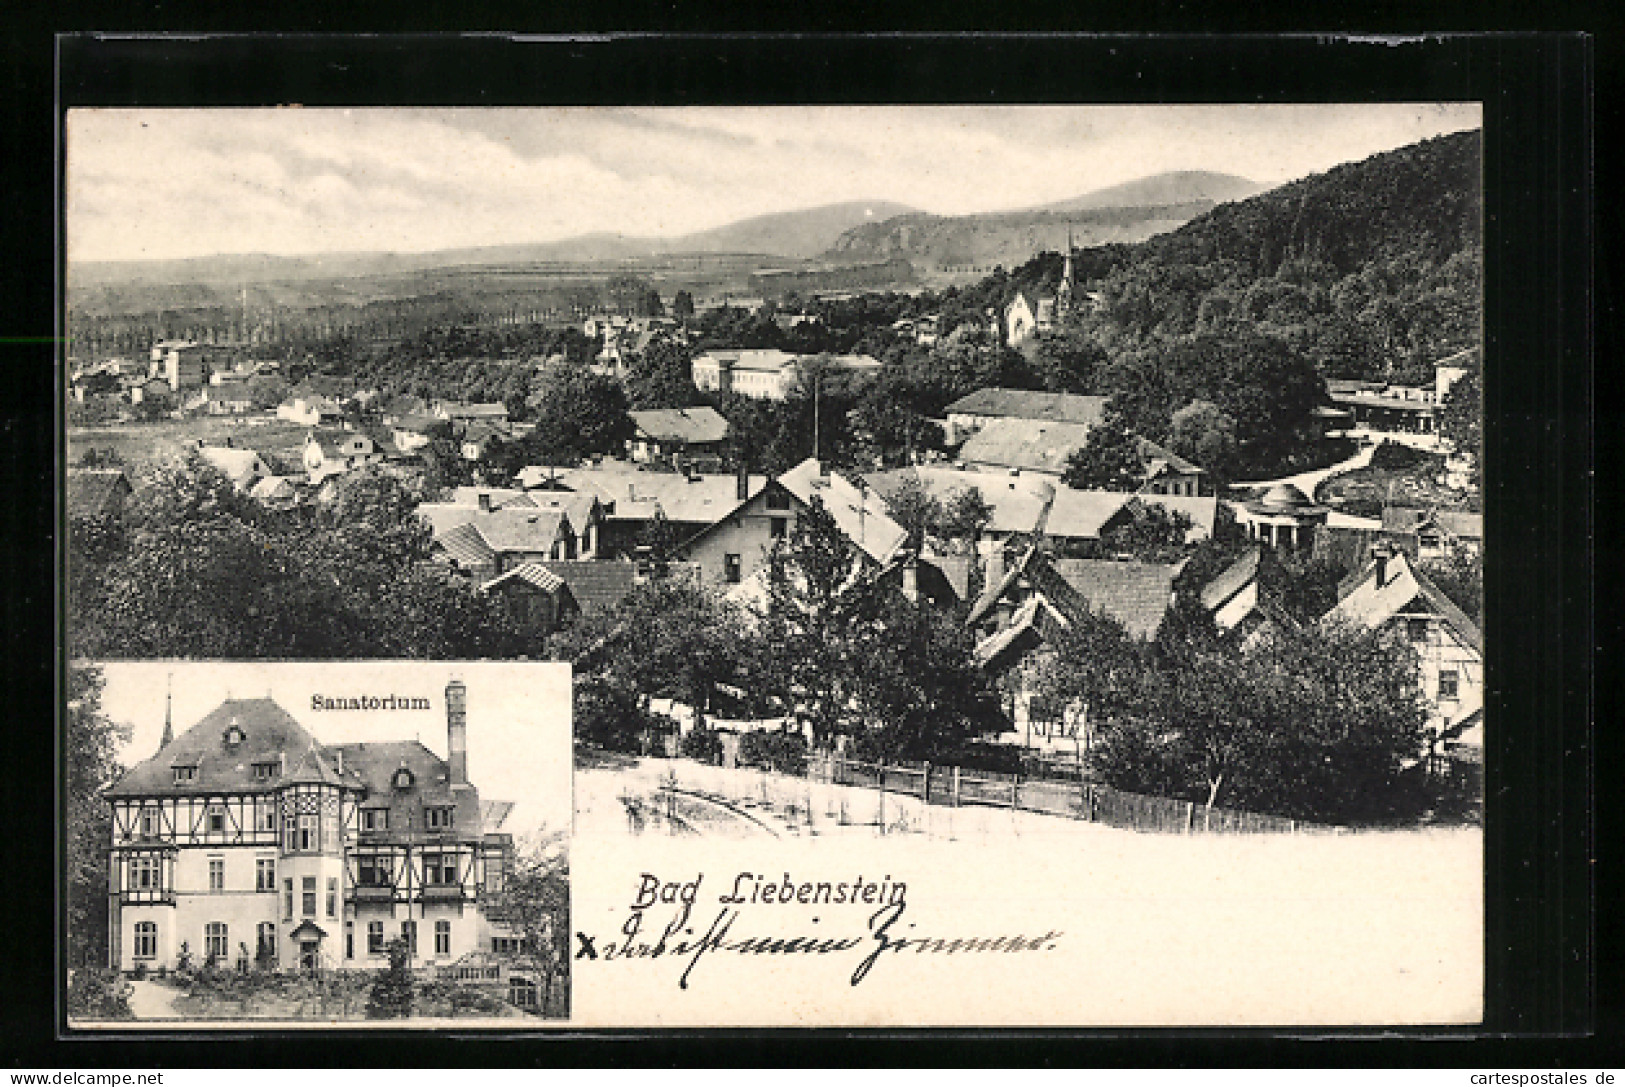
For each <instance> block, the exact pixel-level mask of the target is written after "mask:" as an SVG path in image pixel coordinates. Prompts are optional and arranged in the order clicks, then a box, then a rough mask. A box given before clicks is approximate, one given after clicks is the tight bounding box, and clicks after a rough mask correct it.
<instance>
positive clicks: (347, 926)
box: [344, 921, 355, 959]
mask: <svg viewBox="0 0 1625 1087" xmlns="http://www.w3.org/2000/svg"><path fill="white" fill-rule="evenodd" d="M344 957H345V958H347V959H353V958H355V922H354V921H346V922H344Z"/></svg>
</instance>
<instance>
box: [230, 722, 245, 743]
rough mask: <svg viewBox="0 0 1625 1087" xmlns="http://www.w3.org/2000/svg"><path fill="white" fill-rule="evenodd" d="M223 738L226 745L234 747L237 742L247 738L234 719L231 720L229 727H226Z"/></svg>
mask: <svg viewBox="0 0 1625 1087" xmlns="http://www.w3.org/2000/svg"><path fill="white" fill-rule="evenodd" d="M225 739H226V746H227V747H236V746H237V745H238V744H240V743H242V742H243V741H244V740H246V739H248V734H247V733H245V732H244V731H243V730H242V729H241V728H239V727H238V725H237V722H236V721H233V722H232V723H231V725H230V727H228V728H227V729H226V735H225Z"/></svg>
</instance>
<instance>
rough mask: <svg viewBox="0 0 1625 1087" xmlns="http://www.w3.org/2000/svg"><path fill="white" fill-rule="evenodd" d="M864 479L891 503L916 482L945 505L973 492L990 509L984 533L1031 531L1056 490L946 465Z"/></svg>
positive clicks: (1035, 481)
mask: <svg viewBox="0 0 1625 1087" xmlns="http://www.w3.org/2000/svg"><path fill="white" fill-rule="evenodd" d="M863 480H864V482H865V483H867V484H868V485H869V486H870V487H872V488H874V489H875V490H876V491H878V492H880V494H881V495H882V496H883V497H885V498H886V500H887V501H888V502H891V501H894V500H895V499H896V497H897V495H898V493H899V492H900V491H902V490H903V488H904V487H905V486H906V485H907V484H909V483H910V482H917V483H919V485H920V486H921V487H923V488H924V489H925V491H926V493H928V494H929V495H931V497H933V498H935V499H937V500H938V501H939V502H942V503H944V504H946V503H947V502H948V501H949V500H950V499H952V498H953V496H954V495H956V494H958V493H959V492H961V491H964V490H966V489H969V490H973V491H975V492H976V493H977V494H979V495H981V496H982V501H984V502H986V503H987V504H988V505H989V506H990V507H992V509H993V519H992V520H991V521H989V522H988V525H987V531H989V532H995V533H1004V534H1015V533H1022V532H1031V531H1032V530H1033V528H1034V527H1035V526H1036V525H1037V524H1038V522H1039V519H1040V518H1041V517H1042V516H1043V514H1044V509H1045V507H1046V506H1047V505H1048V504H1049V500H1050V496H1051V495H1052V494H1053V493H1054V492H1055V489H1056V488H1055V483H1054V481H1052V480H1047V479H1039V478H1035V477H1032V476H1020V477H1018V476H1008V475H996V474H994V473H991V472H969V471H966V470H964V469H962V468H951V467H948V466H946V465H924V464H922V465H918V466H915V467H910V468H893V469H891V470H889V471H885V472H868V473H865V474H864V476H863Z"/></svg>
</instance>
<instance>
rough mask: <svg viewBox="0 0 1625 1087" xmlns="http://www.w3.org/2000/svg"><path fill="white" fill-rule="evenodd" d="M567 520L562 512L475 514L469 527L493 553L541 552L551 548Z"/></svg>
mask: <svg viewBox="0 0 1625 1087" xmlns="http://www.w3.org/2000/svg"><path fill="white" fill-rule="evenodd" d="M567 520H568V519H567V518H566V517H565V516H564V513H563V511H561V510H526V509H511V510H497V511H496V512H494V513H478V512H477V513H475V515H474V519H473V520H472V521H470V522H469V524H470V525H471V526H472V527H473V528H474V529H475V530H476V531H478V532H479V534H480V535H481V536H483V537H484V538H485V542H486V543H487V544H489V545H490V546H491V549H492V550H493V551H542V552H545V551H547V550H549V549H550V548H551V547H552V546H553V541H555V540H557V539H558V537H559V528H560V526H561V525H563V524H564V523H565V522H566V521H567Z"/></svg>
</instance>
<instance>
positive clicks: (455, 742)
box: [446, 679, 468, 788]
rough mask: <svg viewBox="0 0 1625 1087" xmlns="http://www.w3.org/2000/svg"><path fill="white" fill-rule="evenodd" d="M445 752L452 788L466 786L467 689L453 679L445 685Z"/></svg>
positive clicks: (460, 681)
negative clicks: (449, 768)
mask: <svg viewBox="0 0 1625 1087" xmlns="http://www.w3.org/2000/svg"><path fill="white" fill-rule="evenodd" d="M446 751H447V754H448V758H447V762H448V764H449V765H450V767H451V784H452V787H453V788H456V787H458V786H460V785H467V784H468V688H467V687H466V686H464V684H463V681H462V680H460V679H454V680H452V681H451V682H450V683H448V684H446Z"/></svg>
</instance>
